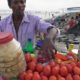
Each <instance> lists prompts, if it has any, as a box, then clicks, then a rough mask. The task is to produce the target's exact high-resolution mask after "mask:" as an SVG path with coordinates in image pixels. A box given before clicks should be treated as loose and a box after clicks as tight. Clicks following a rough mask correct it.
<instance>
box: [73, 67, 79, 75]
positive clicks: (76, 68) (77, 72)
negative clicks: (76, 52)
mask: <svg viewBox="0 0 80 80" xmlns="http://www.w3.org/2000/svg"><path fill="white" fill-rule="evenodd" d="M73 71H74V73H75V74H78V75H80V68H79V67H77V66H76V67H74V69H73Z"/></svg>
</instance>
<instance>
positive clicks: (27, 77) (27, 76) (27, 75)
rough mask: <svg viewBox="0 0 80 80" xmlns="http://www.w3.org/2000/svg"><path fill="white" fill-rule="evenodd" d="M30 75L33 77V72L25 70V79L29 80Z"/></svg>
mask: <svg viewBox="0 0 80 80" xmlns="http://www.w3.org/2000/svg"><path fill="white" fill-rule="evenodd" d="M32 77H33V73H31V72H27V74H26V75H25V80H31V79H32Z"/></svg>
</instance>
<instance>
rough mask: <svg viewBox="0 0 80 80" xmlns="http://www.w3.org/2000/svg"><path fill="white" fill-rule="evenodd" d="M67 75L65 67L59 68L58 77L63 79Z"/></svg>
mask: <svg viewBox="0 0 80 80" xmlns="http://www.w3.org/2000/svg"><path fill="white" fill-rule="evenodd" d="M67 74H68V70H67V67H66V66H62V67H60V75H61V76H63V77H65V76H67Z"/></svg>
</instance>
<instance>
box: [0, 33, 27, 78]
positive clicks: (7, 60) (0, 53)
mask: <svg viewBox="0 0 80 80" xmlns="http://www.w3.org/2000/svg"><path fill="white" fill-rule="evenodd" d="M25 69H26V62H25V58H24V54H23V51H22V48H21V46H20V43H19V42H18V41H16V40H15V39H14V38H13V35H12V34H11V33H3V32H2V33H0V75H2V76H4V77H8V78H10V77H16V76H18V74H19V73H20V72H22V71H25Z"/></svg>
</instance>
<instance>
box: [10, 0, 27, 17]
mask: <svg viewBox="0 0 80 80" xmlns="http://www.w3.org/2000/svg"><path fill="white" fill-rule="evenodd" d="M25 4H26V0H12V1H11V9H12V11H13V13H14V14H16V15H22V14H23V13H24V9H25Z"/></svg>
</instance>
